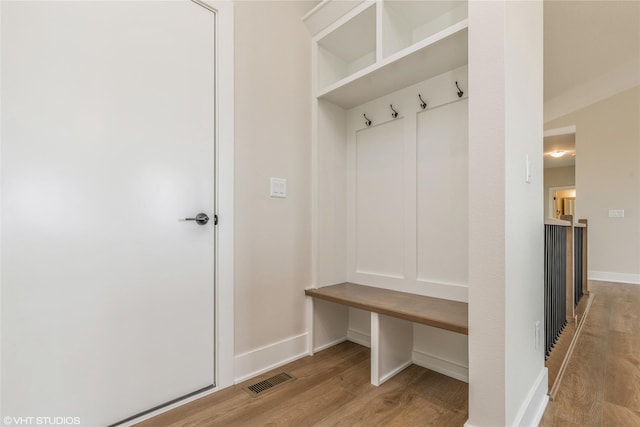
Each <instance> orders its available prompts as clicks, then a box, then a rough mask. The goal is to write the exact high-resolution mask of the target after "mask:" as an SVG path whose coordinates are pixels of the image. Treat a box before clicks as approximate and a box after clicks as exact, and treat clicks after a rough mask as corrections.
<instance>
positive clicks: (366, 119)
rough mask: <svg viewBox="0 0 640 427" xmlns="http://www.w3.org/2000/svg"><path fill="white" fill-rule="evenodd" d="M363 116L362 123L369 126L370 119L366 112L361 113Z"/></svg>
mask: <svg viewBox="0 0 640 427" xmlns="http://www.w3.org/2000/svg"><path fill="white" fill-rule="evenodd" d="M363 116H364V124H365V125H367V126H371V120H369V118H368V117H367V115H366V114H363Z"/></svg>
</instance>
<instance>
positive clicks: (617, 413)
mask: <svg viewBox="0 0 640 427" xmlns="http://www.w3.org/2000/svg"><path fill="white" fill-rule="evenodd" d="M603 409H604V411H603V414H602V427H637V426H640V411H634V410H632V409H629V408H625V407H624V406H619V405H615V404H613V403H608V402H605V403H604V408H603Z"/></svg>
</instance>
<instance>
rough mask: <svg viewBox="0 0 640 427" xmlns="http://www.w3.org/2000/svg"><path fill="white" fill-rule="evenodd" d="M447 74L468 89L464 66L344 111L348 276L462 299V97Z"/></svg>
mask: <svg viewBox="0 0 640 427" xmlns="http://www.w3.org/2000/svg"><path fill="white" fill-rule="evenodd" d="M456 81H457V82H458V84H459V85H460V87H462V88H465V87H466V86H467V84H466V82H467V67H466V66H464V67H460V68H457V69H455V70H453V71H450V72H447V73H444V74H441V75H439V76H436V77H434V78H431V79H428V80H425V81H423V82H421V83H418V84H416V85H413V86H410V87H408V88H405V89H401V90H399V91H396V92H393V93H391V94H389V95H386V96H384V97H381V98H378V99H376V100H373V101H371V102H368V103H366V104H364V105H360V106H358V107H354V108H352V109H350V110H348V111H347V113H346V115H347V120H346V145H347V150H346V163H347V165H346V166H347V177H346V179H347V194H346V196H347V201H346V210H347V224H346V227H347V230H346V232H347V276H346V278H347V280H349V281H351V282H355V283H362V284H367V285H371V286H379V287H384V288H391V289H396V290H400V291H405V292H411V293H415V294H420V295H428V296H434V297H438V298H445V299H453V300H457V301H466V300H467V260H468V259H467V251H468V242H467V240H468V232H467V214H468V209H467V199H468V191H467V187H468V183H467V180H468V179H467V177H468V175H467V166H468V164H467V163H468V161H467V158H468V155H467V151H468V150H467V140H468V126H467V122H468V101H467V94H466V93H465V94H464V95H463V96H462V97H458V94H457V88H456V86H455V82H456ZM418 95H421V96H422V99H424V100H425V101H426V102H427V107H426V109H422V108H421V107H420V100H419V98H418ZM390 105H393V108H394V109H395V110H396V111H398V117H396V118H394V117H392V110H391V107H390ZM365 115H366V117H367V118H369V119H371V121H372V124H371V125H370V126H367V125H366V121H365V117H364V116H365Z"/></svg>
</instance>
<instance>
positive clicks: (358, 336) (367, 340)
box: [347, 329, 371, 348]
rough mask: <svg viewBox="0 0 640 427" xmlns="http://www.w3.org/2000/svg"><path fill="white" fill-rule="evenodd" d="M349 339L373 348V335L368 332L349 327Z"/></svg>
mask: <svg viewBox="0 0 640 427" xmlns="http://www.w3.org/2000/svg"><path fill="white" fill-rule="evenodd" d="M347 339H348V340H349V341H351V342H354V343H356V344H360V345H363V346H365V347H369V348H371V337H370V336H369V335H367V334H363V333H361V332H357V331H354V330H352V329H349V330H348V331H347Z"/></svg>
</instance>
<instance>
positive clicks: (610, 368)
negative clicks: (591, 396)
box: [604, 331, 640, 411]
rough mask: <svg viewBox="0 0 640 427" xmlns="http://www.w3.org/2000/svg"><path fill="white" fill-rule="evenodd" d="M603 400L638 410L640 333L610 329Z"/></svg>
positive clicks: (639, 393) (639, 392)
mask: <svg viewBox="0 0 640 427" xmlns="http://www.w3.org/2000/svg"><path fill="white" fill-rule="evenodd" d="M608 345H609V352H608V355H607V359H606V366H607V377H606V382H605V387H604V400H605V401H606V402H610V403H614V404H616V405H620V406H623V407H627V408H630V409H633V410H636V411H640V335H636V334H629V333H624V332H617V331H611V333H610V335H609V341H608Z"/></svg>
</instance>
